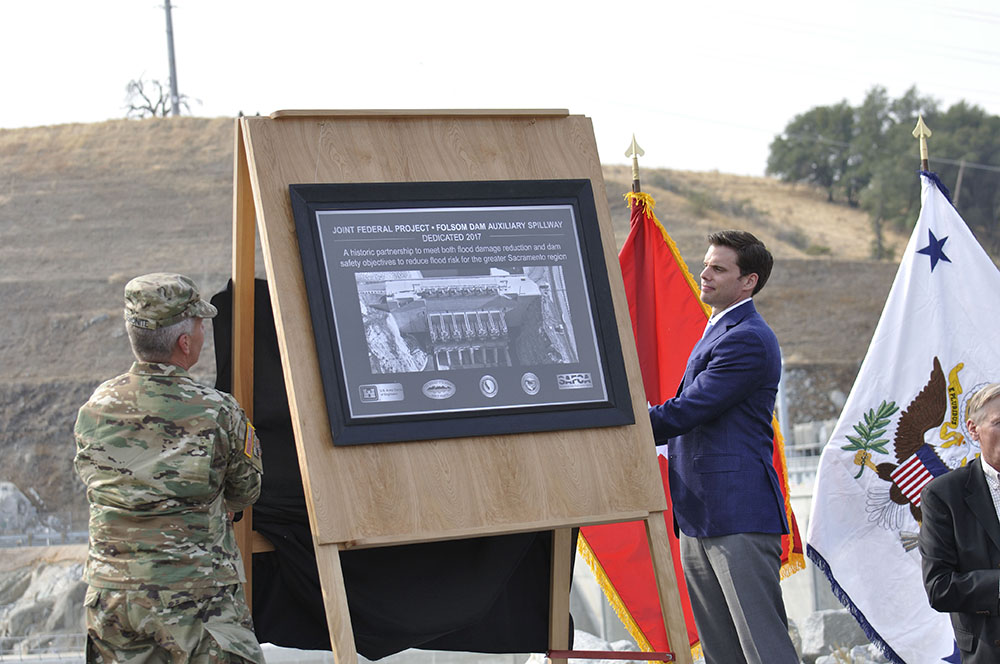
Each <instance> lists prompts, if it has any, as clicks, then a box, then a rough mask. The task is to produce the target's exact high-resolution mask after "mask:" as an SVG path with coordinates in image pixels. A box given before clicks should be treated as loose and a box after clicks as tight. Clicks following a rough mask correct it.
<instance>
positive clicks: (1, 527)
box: [0, 482, 38, 535]
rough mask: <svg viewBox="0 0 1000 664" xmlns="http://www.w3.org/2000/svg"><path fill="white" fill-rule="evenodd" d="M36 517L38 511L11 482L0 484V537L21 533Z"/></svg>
mask: <svg viewBox="0 0 1000 664" xmlns="http://www.w3.org/2000/svg"><path fill="white" fill-rule="evenodd" d="M37 517H38V510H37V509H35V506H34V505H33V504H32V503H31V501H30V500H28V498H27V496H25V495H24V494H23V493H21V491H20V489H18V488H17V486H16V485H15V484H14V483H13V482H0V535H6V534H16V533H22V532H24V531H25V530H27V529H28V526H29V525H31V524H33V523H34V522H35V520H36V519H37Z"/></svg>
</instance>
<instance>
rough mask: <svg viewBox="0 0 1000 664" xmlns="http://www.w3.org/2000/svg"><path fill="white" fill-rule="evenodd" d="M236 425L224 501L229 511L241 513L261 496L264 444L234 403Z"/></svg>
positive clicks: (231, 434) (234, 423) (233, 419)
mask: <svg viewBox="0 0 1000 664" xmlns="http://www.w3.org/2000/svg"><path fill="white" fill-rule="evenodd" d="M231 405H232V410H231V411H230V413H231V416H232V425H231V429H230V432H229V433H230V440H231V442H232V446H231V448H230V451H229V465H228V467H227V468H226V479H225V483H224V489H223V497H224V498H225V500H226V510H227V511H230V512H238V511H240V510H242V509H245V508H247V507H249V506H250V505H252V504H253V503H254V502H255V501H256V500H257V498H258V497H259V496H260V480H261V477H262V476H263V474H264V468H263V465H262V464H261V454H260V440H259V439H258V438H257V432H256V431H255V430H254V428H253V425H252V424H251V423H250V421H249V420H248V419H247V416H246V414H245V413H244V412H243V409H242V408H240V407H239V406H238V405H237V404H236V403H235V400H234V401H233V402H232V404H231Z"/></svg>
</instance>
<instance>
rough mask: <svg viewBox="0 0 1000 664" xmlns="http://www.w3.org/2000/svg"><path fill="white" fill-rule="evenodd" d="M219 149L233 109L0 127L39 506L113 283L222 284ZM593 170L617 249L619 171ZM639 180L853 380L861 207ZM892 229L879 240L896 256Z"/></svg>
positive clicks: (697, 177) (224, 159) (63, 487)
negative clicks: (732, 247) (757, 247)
mask: <svg viewBox="0 0 1000 664" xmlns="http://www.w3.org/2000/svg"><path fill="white" fill-rule="evenodd" d="M232 152H233V120H232V119H230V118H217V119H203V118H170V119H150V120H141V121H128V120H120V121H109V122H104V123H97V124H75V125H61V126H53V127H36V128H29V129H16V130H0V308H2V311H3V312H4V316H3V323H2V325H3V335H2V337H0V339H2V341H0V393H2V396H0V449H2V450H3V459H4V464H3V469H2V471H0V480H9V481H14V482H16V483H17V484H18V485H19V486H21V487H22V488H23V489H24V490H27V489H29V488H35V489H36V490H37V491H38V492H39V494H40V495H41V496H42V498H43V501H47V503H48V506H49V507H51V505H64V504H65V503H67V502H69V501H70V500H71V498H70V496H73V498H72V500H75V501H77V502H79V496H78V490H79V487H77V486H76V485H75V484H74V483H73V481H72V471H71V468H70V461H71V457H72V436H71V427H72V422H73V419H74V417H75V411H76V407H77V406H78V405H79V404H80V403H81V402H82V401H83V400H84V399H85V398H86V396H87V394H89V392H90V391H91V390H92V389H93V387H94V385H95V384H96V383H97V382H99V381H100V380H102V379H105V378H108V377H110V376H113V375H115V374H116V373H117V372H120V371H122V370H124V369H125V368H126V367H127V366H128V365H129V363H130V362H131V355H130V352H129V349H128V342H127V340H126V339H125V336H124V330H123V328H122V322H121V304H120V300H121V293H122V288H123V286H124V284H125V282H126V281H127V280H128V279H129V278H131V277H132V276H135V275H137V274H141V273H144V272H150V271H176V272H182V273H186V274H189V275H190V276H192V277H193V278H195V279H196V280H197V281H198V282H199V283H201V284H202V286H203V289H204V290H205V291H206V294H211V293H213V292H215V291H217V290H219V289H221V288H222V287H223V286H224V285H225V282H226V279H227V278H228V274H229V270H230V260H231V259H230V252H231V249H230V246H231V232H232V231H231V223H232V222H231V215H232V213H231V207H232V202H231V201H232V161H233V156H232ZM603 173H604V180H605V190H606V194H607V197H608V201H609V206H610V208H611V210H612V216H613V222H614V226H615V234H616V237H617V240H618V243H619V245H620V244H621V242H622V241H624V239H625V236H626V234H627V232H628V212H627V210H626V208H625V205H624V202H623V200H622V196H623V194H624V193H625V192H627V191H629V190H630V189H631V170H630V168H627V167H623V166H607V167H605V168H604V169H603ZM642 183H643V189H644V191H647V192H649V193H651V194H652V195H653V196H654V197H655V198H656V201H657V205H656V213H657V215H658V217H659V219H660V220H661V221H662V222H663V223H664V225H665V226H666V228H667V229H668V231H669V232H670V233H671V235H672V237H673V238H674V240H675V241H676V242H677V244H678V246H679V248H680V250H681V252H682V254H683V256H684V259H685V260H686V261H687V263H688V265H690V266H691V267H693V268H695V270H696V271H697V270H698V268H699V266H700V264H701V260H702V257H703V255H704V251H705V236H706V235H707V234H708V233H709V232H711V231H713V230H718V229H722V228H744V229H747V230H750V231H752V232H754V233H755V234H757V235H758V236H759V237H761V238H762V239H763V240H764V241H765V242H766V243H767V244H768V245H769V246H770V248H771V250H772V252H773V253H774V255H775V256H776V258H777V264H776V267H775V271H774V274H773V276H772V281H771V282H770V283H769V285H768V287H767V288H766V289H765V290H764V291H763V292H762V293H761V295H760V297H759V298H758V303H759V307H760V309H761V310H762V312H763V313H764V316H765V317H766V318H767V319H768V320H769V321H770V322H771V324H772V325H773V327H774V328H775V331H776V332H777V334H778V337H779V339H780V340H781V343H782V347H783V349H784V354H785V357H786V359H787V360H788V361H790V362H793V363H800V364H809V363H839V365H842V366H844V367H846V369H845V371H844V373H845V374H846V375H847V376H848V380H849V379H850V377H851V376H852V375H853V373H852V372H853V371H854V370H856V367H857V365H858V363H859V362H860V360H861V358H862V357H863V355H864V352H865V349H866V347H867V344H868V341H869V339H870V337H871V334H872V331H873V330H874V328H875V324H876V322H877V319H878V315H879V312H880V311H881V308H882V304H883V302H884V299H885V295H886V293H887V292H888V288H889V285H890V283H891V280H892V277H893V275H894V273H895V269H896V266H895V264H894V263H893V262H874V261H869V260H867V256H868V254H869V251H868V250H869V245H870V232H869V230H868V222H867V218H866V216H865V215H864V214H863V213H861V212H859V211H858V210H856V209H852V208H849V207H847V206H843V205H834V204H829V203H827V202H826V195H825V193H824V192H822V191H819V190H816V189H814V188H811V187H804V186H791V185H786V184H782V183H779V182H777V181H775V180H772V179H767V178H752V177H739V176H732V175H725V174H720V173H691V172H683V171H671V170H644V171H643V172H642ZM914 186H916V182H914ZM904 240H905V238H902V237H890V238H889V244H890V245H891V246H894V247H895V248H896V250H897V254H898V252H899V251H900V250H901V248H902V246H903V244H904ZM257 265H258V271H259V272H261V273H262V271H263V263H262V261H260V260H258V262H257ZM210 338H211V337H210V335H209V343H210ZM202 357H203V358H205V359H204V360H203V361H202V363H201V364H200V365H199V366H198V367H196V372H195V373H196V375H199V374H200V376H201V377H202V378H203V379H205V380H212V378H213V376H214V366H213V362H212V360H211V358H212V357H213V351H212V348H211V347H210V345H209V347H207V348H206V349H205V352H204V353H203V354H202ZM848 387H849V385H848Z"/></svg>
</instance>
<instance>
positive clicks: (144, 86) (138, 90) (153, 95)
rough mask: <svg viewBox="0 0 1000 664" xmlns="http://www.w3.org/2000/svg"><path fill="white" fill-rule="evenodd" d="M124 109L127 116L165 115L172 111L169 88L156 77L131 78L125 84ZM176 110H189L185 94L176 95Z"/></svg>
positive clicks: (186, 111)
mask: <svg viewBox="0 0 1000 664" xmlns="http://www.w3.org/2000/svg"><path fill="white" fill-rule="evenodd" d="M125 110H126V117H129V118H149V117H154V118H156V117H161V118H162V117H166V116H168V115H170V114H171V113H173V111H174V108H173V106H172V105H171V103H170V89H169V88H168V87H166V86H164V85H163V84H162V83H160V81H158V80H156V79H152V80H149V81H147V80H146V79H144V78H136V79H133V80H131V81H129V82H128V85H126V86H125ZM177 111H180V112H184V113H190V112H191V106H190V105H189V104H188V97H187V95H180V96H179V97H178V100H177ZM173 114H174V115H177V113H173Z"/></svg>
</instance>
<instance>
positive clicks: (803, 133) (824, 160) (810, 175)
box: [767, 100, 854, 201]
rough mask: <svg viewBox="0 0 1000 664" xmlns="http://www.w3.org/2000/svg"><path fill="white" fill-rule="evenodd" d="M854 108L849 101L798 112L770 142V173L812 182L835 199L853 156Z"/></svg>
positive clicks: (828, 196)
mask: <svg viewBox="0 0 1000 664" xmlns="http://www.w3.org/2000/svg"><path fill="white" fill-rule="evenodd" d="M853 121H854V119H853V111H852V109H851V107H850V105H848V103H847V101H846V100H845V101H841V102H840V103H839V104H835V105H833V106H817V107H816V108H814V109H812V110H810V111H807V112H805V113H803V114H802V115H797V116H796V117H795V119H794V120H792V121H791V122H790V123H788V126H787V127H785V131H784V132H783V133H782V135H780V136H777V137H776V138H775V139H774V141H773V142H772V143H771V154H770V156H769V157H768V160H767V173H768V174H769V175H776V176H778V177H779V178H781V179H782V180H784V181H786V182H810V183H813V184H817V185H819V186H821V187H823V188H824V189H826V191H827V200H829V201H833V194H834V190H835V189H836V188H837V187H838V186H839V185H841V183H842V182H843V179H844V175H845V173H846V171H847V167H848V161H849V157H850V141H851V132H852V125H853Z"/></svg>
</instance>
